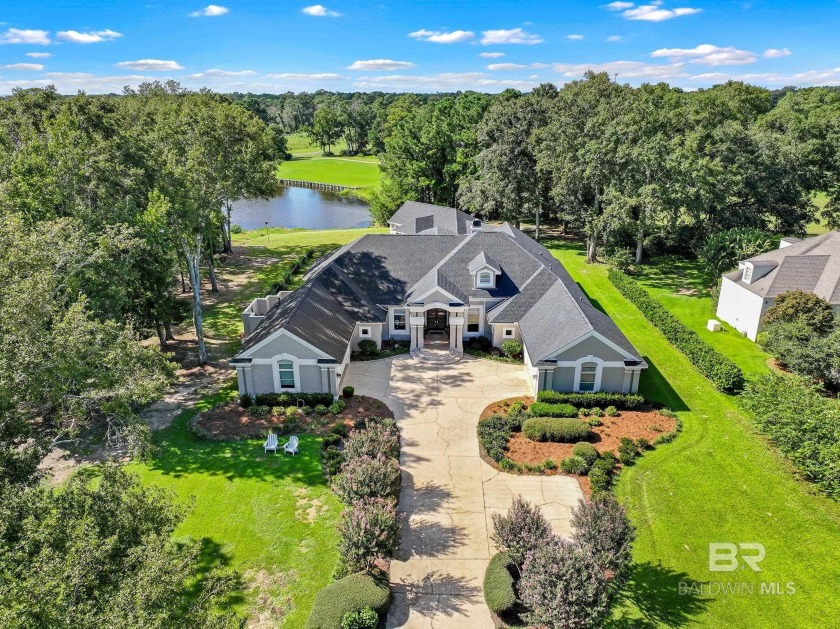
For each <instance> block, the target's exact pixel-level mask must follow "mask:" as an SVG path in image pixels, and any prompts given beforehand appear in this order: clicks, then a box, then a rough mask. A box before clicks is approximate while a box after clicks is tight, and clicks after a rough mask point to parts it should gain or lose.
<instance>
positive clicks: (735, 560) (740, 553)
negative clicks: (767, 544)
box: [709, 542, 766, 572]
mask: <svg viewBox="0 0 840 629" xmlns="http://www.w3.org/2000/svg"><path fill="white" fill-rule="evenodd" d="M765 554H766V553H765V552H764V544H757V543H753V542H742V543H740V544H732V543H730V542H710V543H709V572H734V571H735V570H737V569H738V566H739V565H740V563H741V562H743V563H745V564H746V565H747V566H749V567H750V568H751V569H752V570H753V572H761V568H760V567H759V566H758V563H759V562H760V561H761V560H762V559H764V555H765Z"/></svg>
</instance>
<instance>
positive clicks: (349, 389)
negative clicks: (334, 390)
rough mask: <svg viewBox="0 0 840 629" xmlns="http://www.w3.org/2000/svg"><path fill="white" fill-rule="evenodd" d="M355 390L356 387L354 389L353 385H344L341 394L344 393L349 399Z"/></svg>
mask: <svg viewBox="0 0 840 629" xmlns="http://www.w3.org/2000/svg"><path fill="white" fill-rule="evenodd" d="M355 392H356V389H354V388H353V387H344V388H343V389H342V390H341V395H343V396H344V397H345V398H348V399H349V398H351V397H353V394H354V393H355Z"/></svg>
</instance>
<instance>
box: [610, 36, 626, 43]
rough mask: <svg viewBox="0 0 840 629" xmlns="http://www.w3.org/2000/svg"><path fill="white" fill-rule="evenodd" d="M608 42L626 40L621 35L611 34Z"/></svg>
mask: <svg viewBox="0 0 840 629" xmlns="http://www.w3.org/2000/svg"><path fill="white" fill-rule="evenodd" d="M607 41H608V42H619V41H624V38H623V37H622V36H621V35H610V36H609V37H607Z"/></svg>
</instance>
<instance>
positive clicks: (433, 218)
mask: <svg viewBox="0 0 840 629" xmlns="http://www.w3.org/2000/svg"><path fill="white" fill-rule="evenodd" d="M391 224H392V229H394V230H396V229H398V228H399V230H401V231H404V232H405V233H396V232H395V233H393V234H376V235H373V234H369V235H365V236H363V237H361V238H359V239H357V240H355V241H353V242H351V243H350V244H348V245H346V246H344V247H341V248H340V249H338V250H337V251H335V252H333V253H332V254H330V255H328V256H325V257H324V258H322V259H321V260H319V261H317V262H316V263H315V265H314V266H313V267H312V269H310V271H309V272H308V273H307V274H306V275H305V276H304V284H303V286H301V287H300V288H299V289H297V290H295V291H292V292H283V293H278V294H277V295H269V296H267V297H265V298H260V299H256V300H254V301H253V302H252V303H251V304H250V305H249V306H248V307H247V308H246V310H245V311H244V313H243V320H244V324H245V338H244V340H243V343H242V349H241V351H240V352H239V354H238V355H237V356H236V357H235V358H234V359H233V360H232V361H231V364H232V366H234V367H235V368H236V374H237V378H238V380H239V391H240V393H250V394H254V393H263V392H282V391H306V392H329V393H333V394H337V393H338V392H339V391H340V387H341V378H342V375H343V374H344V371H345V369H346V367H347V364H348V362H349V360H350V353H351V351H353V350H354V349H356V347H357V346H358V344H359V342H360V341H361V340H364V339H370V340H372V341H374V342H375V343H376V344H377V346H381V344H382V341H383V340H386V339H401V340H405V341H407V342H409V343H410V345H411V350H412V356H414V357H415V358H417V359H419V360H423V359H424V358H428V355H429V354H430V353H431V352H429V349H428V347H427V349H426V350H424V346H426V345H427V344H428V343H430V342H432V341H436V342H435V343H434V344H435V345H443V346H446V345H447V342H448V348H449V352H450V354H451V355H453V356H455V357H456V358H459V357H460V356H462V354H463V344H464V340H465V339H469V338H470V337H475V336H485V337H487V338H488V339H490V340H491V341H492V343H493V345H494V346H500V345H501V344H502V343H503V342H504V341H505V340H508V339H513V340H516V341H519V342H521V343H522V344H523V348H524V357H525V367H526V368H527V369H528V371H529V373H530V374H531V377H532V381H533V389H534V391H535V392H536V391H540V390H543V389H554V390H558V391H616V392H625V393H626V392H635V391H636V390H637V389H638V386H639V376H640V374H641V370H642V369H644V368H645V367H647V365H646V364H645V362H644V361H643V360H642V357H641V356H640V355H639V352H638V351H636V349H635V348H634V347H633V346H632V345H631V344H630V342H629V341H628V340H627V338H626V337H625V336H624V335H623V334H622V333H621V331H620V330H619V329H618V327H617V326H616V325H615V323H613V321H612V320H611V319H610V318H609V317H608V316H607V315H605V314H604V313H602V312H601V311H599V310H597V309H596V308H595V307H594V306H593V305H592V304H591V303H590V302H589V300H588V299H587V298H586V296H585V295H584V294H583V291H581V289H580V288H579V287H578V285H577V284H576V283H575V282H574V281H573V280H572V278H571V277H570V276H569V274H568V272H567V271H566V269H565V268H563V266H562V265H561V264H560V263H559V262H558V261H557V259H555V258H554V257H553V256H552V255H551V253H550V252H549V251H548V250H547V249H545V247H543V246H542V245H540V244H539V243H537V242H535V241H534V240H532V239H531V238H529V237H528V236H526V235H525V234H523V233H522V232H521V231H519V230H518V229H515V228H513V227H511V226H510V225H508V224H507V223H504V224H502V225H499V226H489V225H485V224H482V223H481V221H479V220H478V219H476V218H474V217H472V216H470V215H468V214H465V213H463V212H460V211H458V210H456V209H453V208H446V207H440V206H433V205H426V204H422V203H415V202H407V203H405V204H404V205H403V206H402V207H401V208H400V210H399V211H397V213H396V214H394V216H393V218H392V219H391ZM424 352H425V354H424Z"/></svg>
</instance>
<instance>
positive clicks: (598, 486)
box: [589, 452, 615, 495]
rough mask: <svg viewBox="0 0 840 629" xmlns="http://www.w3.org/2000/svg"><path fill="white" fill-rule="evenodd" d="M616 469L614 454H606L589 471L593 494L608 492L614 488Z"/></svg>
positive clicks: (590, 486)
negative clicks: (613, 478) (613, 481)
mask: <svg viewBox="0 0 840 629" xmlns="http://www.w3.org/2000/svg"><path fill="white" fill-rule="evenodd" d="M614 468H615V455H613V453H612V452H604V453H602V454H601V456H600V457H599V458H598V460H597V461H595V463H593V464H592V469H590V470H589V488H590V489H591V490H592V494H593V495H595V494H598V493H603V492H607V491H609V490H610V487H611V486H612V476H613V469H614Z"/></svg>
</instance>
